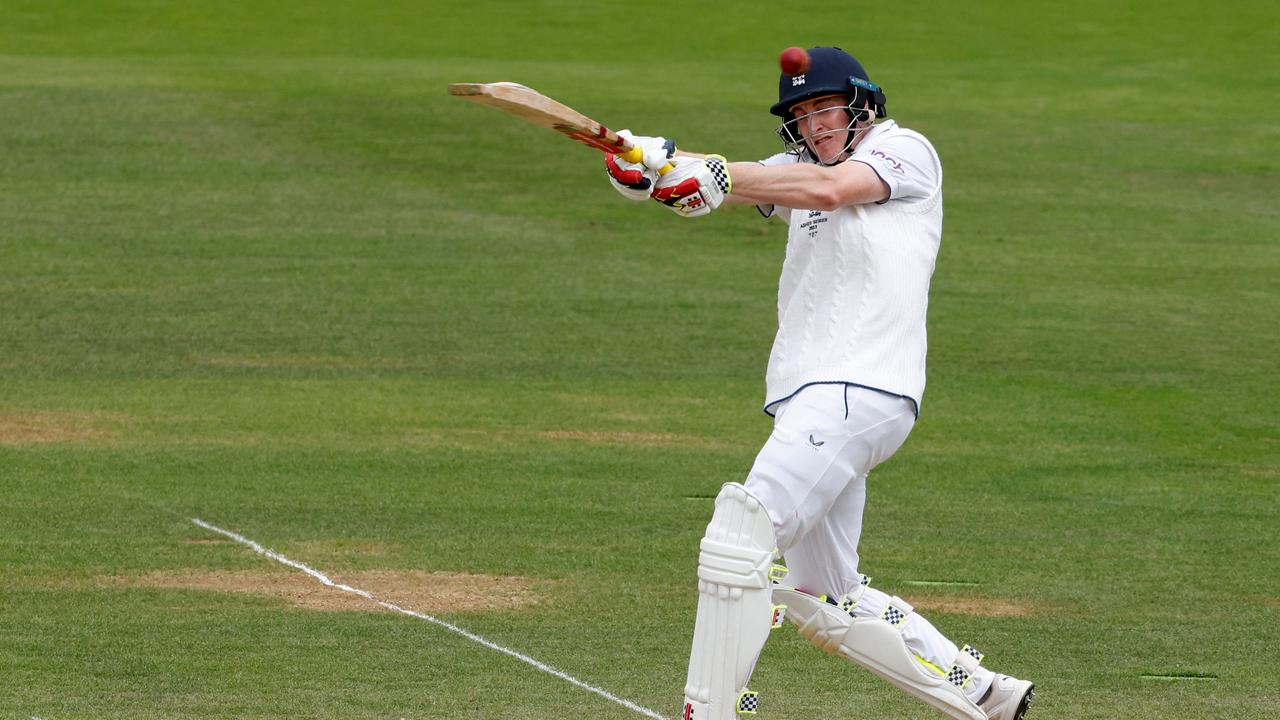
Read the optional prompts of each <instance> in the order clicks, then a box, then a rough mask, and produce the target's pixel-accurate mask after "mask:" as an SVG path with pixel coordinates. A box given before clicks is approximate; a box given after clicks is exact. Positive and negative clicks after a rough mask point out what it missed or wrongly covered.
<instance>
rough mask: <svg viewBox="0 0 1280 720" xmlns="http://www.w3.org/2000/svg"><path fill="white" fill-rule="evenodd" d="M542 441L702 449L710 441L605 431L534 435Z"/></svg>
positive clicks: (669, 434) (687, 436)
mask: <svg viewBox="0 0 1280 720" xmlns="http://www.w3.org/2000/svg"><path fill="white" fill-rule="evenodd" d="M536 436H537V437H539V438H542V439H543V440H568V441H572V442H584V443H588V444H591V445H642V446H652V447H673V446H684V447H692V446H697V447H702V446H707V445H711V444H712V443H711V441H708V440H705V439H703V438H698V437H693V436H691V435H676V434H674V433H655V432H628V431H607V430H546V431H543V432H539V433H536Z"/></svg>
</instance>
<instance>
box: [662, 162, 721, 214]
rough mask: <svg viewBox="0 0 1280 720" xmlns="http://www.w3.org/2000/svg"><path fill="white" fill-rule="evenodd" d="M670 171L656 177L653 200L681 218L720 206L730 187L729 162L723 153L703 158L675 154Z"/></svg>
mask: <svg viewBox="0 0 1280 720" xmlns="http://www.w3.org/2000/svg"><path fill="white" fill-rule="evenodd" d="M671 162H672V164H673V165H674V166H675V169H673V170H672V171H671V172H669V173H667V174H666V175H663V176H662V177H661V178H659V179H658V182H657V184H656V185H655V186H654V189H653V199H654V200H657V201H658V202H660V203H662V204H663V205H666V206H667V207H669V208H671V209H672V210H673V211H675V213H676V214H677V215H680V216H681V217H699V216H701V215H706V214H707V213H709V212H711V211H712V210H715V209H716V208H718V207H720V203H722V202H724V196H725V195H728V194H729V192H730V191H731V190H732V189H733V181H732V180H731V179H730V178H729V161H728V160H726V159H725V158H724V156H723V155H708V156H707V157H706V158H705V159H699V158H690V157H678V158H674V159H673V160H672V161H671Z"/></svg>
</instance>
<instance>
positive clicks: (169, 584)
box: [95, 570, 540, 613]
mask: <svg viewBox="0 0 1280 720" xmlns="http://www.w3.org/2000/svg"><path fill="white" fill-rule="evenodd" d="M329 577H330V579H332V580H333V581H334V582H337V583H343V584H346V585H350V586H351V587H354V588H359V589H361V590H364V591H366V592H368V593H371V594H372V595H373V596H374V597H376V598H378V599H380V600H384V601H386V602H389V603H392V604H394V605H399V606H400V607H402V608H405V609H408V610H416V611H418V612H425V613H449V612H461V611H477V610H478V611H485V610H505V609H510V608H514V607H523V606H527V605H535V604H537V603H538V602H539V600H540V598H539V597H538V596H537V595H536V594H535V593H534V592H533V590H532V589H531V587H530V581H529V580H528V579H526V578H520V577H497V576H494V575H467V574H462V573H448V572H424V571H421V570H365V571H361V572H348V573H341V574H333V575H330V576H329ZM95 584H96V585H97V586H98V587H138V588H165V589H181V590H203V591H208V592H227V593H247V594H250V595H259V596H266V597H278V598H283V599H285V600H288V601H289V602H290V603H292V604H293V605H295V606H297V607H301V608H306V609H308V610H323V611H357V612H389V611H387V610H386V609H385V608H383V607H382V606H380V605H378V604H376V603H374V602H372V601H370V600H367V599H365V598H362V597H360V596H358V595H354V594H352V593H349V592H344V591H342V590H338V589H337V588H332V587H329V586H327V585H322V584H320V582H319V581H317V580H316V579H315V578H312V577H311V576H309V575H306V574H304V573H300V572H286V571H279V570H235V571H232V570H222V571H195V570H189V571H180V572H173V571H154V572H149V573H146V574H144V575H134V576H109V577H100V578H97V579H96V581H95Z"/></svg>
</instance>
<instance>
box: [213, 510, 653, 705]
mask: <svg viewBox="0 0 1280 720" xmlns="http://www.w3.org/2000/svg"><path fill="white" fill-rule="evenodd" d="M191 522H193V523H195V524H196V525H199V526H200V527H202V528H204V529H205V530H211V531H213V532H216V533H218V534H219V535H225V536H227V537H229V538H231V539H232V540H235V541H236V542H238V543H240V544H241V545H246V546H248V547H249V548H251V549H252V550H253V551H254V552H256V553H258V554H259V555H264V556H266V557H269V558H271V559H272V560H275V561H276V562H278V563H281V564H284V565H288V566H289V567H291V568H294V569H295V570H301V571H302V572H304V573H306V574H308V575H310V576H311V577H313V578H315V579H316V580H319V581H320V582H321V583H323V584H324V585H328V586H329V587H332V588H337V589H338V590H341V591H343V592H347V593H351V594H352V595H359V596H360V597H362V598H365V599H366V600H369V601H371V602H374V603H377V604H378V605H381V606H382V607H384V608H386V609H388V610H394V611H395V612H398V613H400V614H402V615H408V616H409V617H415V618H418V619H419V620H426V621H427V622H429V623H433V624H435V625H439V626H440V627H442V628H444V629H445V630H448V631H450V632H453V633H457V634H458V635H461V636H462V637H464V638H466V639H468V640H471V641H473V642H477V643H479V644H481V645H483V646H485V647H487V648H489V649H490V650H494V651H497V652H500V653H502V654H503V655H510V656H511V657H513V658H515V659H517V660H519V661H521V662H523V663H526V664H529V665H532V666H533V667H535V668H537V669H539V670H541V671H542V672H544V673H546V674H548V675H554V676H555V677H558V678H560V679H561V680H564V681H565V682H567V683H571V684H573V685H577V686H578V687H580V688H582V689H583V690H586V691H587V692H592V693H595V694H596V695H599V696H600V697H602V698H604V699H606V700H609V701H611V702H615V703H617V704H619V705H621V706H623V707H625V708H627V709H628V710H634V711H635V712H638V713H640V714H641V715H645V716H647V717H650V718H653V720H667V718H665V717H663V716H662V715H659V714H658V713H656V712H654V711H652V710H650V709H649V708H647V707H644V706H643V705H638V704H636V703H633V702H631V701H630V700H627V699H626V698H620V697H618V696H617V695H614V694H613V693H610V692H608V691H607V690H602V689H600V688H598V687H596V686H594V685H591V684H588V683H585V682H583V681H581V680H579V679H578V678H576V677H574V676H572V675H569V674H568V673H565V672H561V671H560V670H557V669H555V668H553V667H551V666H550V665H547V664H545V663H541V662H538V661H537V660H534V659H533V658H531V657H529V656H528V655H525V654H523V653H520V652H517V651H515V650H512V649H511V648H508V647H503V646H502V645H499V644H497V643H495V642H493V641H492V640H486V639H485V638H482V637H480V636H479V635H476V634H475V633H473V632H471V631H469V630H464V629H463V628H460V627H458V626H457V625H453V624H452V623H448V622H445V621H444V620H441V619H440V618H437V617H433V616H431V615H425V614H423V613H420V612H414V611H413V610H406V609H405V608H402V607H400V606H398V605H393V604H391V603H389V602H385V601H383V600H379V599H378V598H376V597H374V596H373V594H372V593H369V592H366V591H364V590H361V589H359V588H353V587H351V586H350V585H343V584H342V583H337V582H334V581H333V580H330V579H329V577H328V576H327V575H325V574H324V573H322V572H320V571H319V570H316V569H314V568H311V567H308V566H307V565H304V564H303V563H300V562H298V561H296V560H290V559H289V558H287V557H285V556H284V555H281V554H280V553H278V552H276V551H274V550H268V549H267V548H265V547H263V546H261V545H259V544H258V543H256V542H254V541H252V540H250V539H249V538H247V537H244V536H243V535H238V534H236V533H233V532H231V531H230V530H223V529H222V528H220V527H218V526H216V525H211V524H209V523H207V522H205V521H204V520H201V519H200V518H191Z"/></svg>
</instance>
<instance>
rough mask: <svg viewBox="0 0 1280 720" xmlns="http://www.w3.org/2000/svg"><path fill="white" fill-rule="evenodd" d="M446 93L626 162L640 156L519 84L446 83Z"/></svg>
mask: <svg viewBox="0 0 1280 720" xmlns="http://www.w3.org/2000/svg"><path fill="white" fill-rule="evenodd" d="M449 94H451V95H456V96H458V97H460V98H463V99H465V100H470V101H472V102H477V103H480V104H481V105H488V106H489V107H495V108H498V109H499V110H502V111H503V112H507V113H510V114H511V115H515V116H516V117H518V118H521V119H524V120H527V121H528V122H531V123H533V124H534V125H541V126H542V127H545V128H550V129H552V130H555V131H556V132H558V133H560V134H561V135H564V136H565V137H568V138H572V139H574V140H577V141H578V142H580V143H582V144H583V145H588V146H590V147H593V148H595V149H597V150H600V151H602V152H607V153H614V154H616V155H617V156H618V157H620V158H622V159H623V160H626V161H627V162H633V163H637V162H640V161H641V160H642V159H643V154H642V153H641V151H640V148H638V147H634V146H633V145H632V144H631V143H629V142H627V141H626V139H624V138H621V137H618V133H616V132H614V131H612V130H610V129H609V128H607V127H605V126H604V125H601V124H600V123H598V122H596V121H595V120H592V119H591V118H589V117H587V116H586V115H583V114H582V113H580V112H578V111H577V110H574V109H573V108H571V107H569V106H568V105H564V104H562V103H558V102H556V101H555V100H552V99H551V98H549V97H547V96H546V95H543V94H542V93H540V92H538V91H537V90H534V89H533V88H530V87H525V86H524V85H521V84H519V83H513V82H495V83H452V84H450V85H449ZM671 169H672V166H671V164H670V163H667V165H666V167H664V168H662V169H661V170H659V171H658V172H659V173H662V174H666V173H667V172H668V171H670V170H671Z"/></svg>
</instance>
